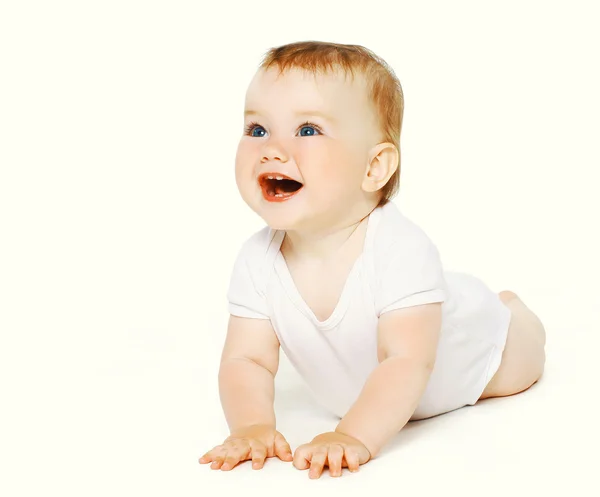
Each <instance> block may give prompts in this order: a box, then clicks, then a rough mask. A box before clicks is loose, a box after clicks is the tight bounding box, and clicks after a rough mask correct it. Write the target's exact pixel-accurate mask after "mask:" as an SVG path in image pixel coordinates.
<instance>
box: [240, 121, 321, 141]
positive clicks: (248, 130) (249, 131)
mask: <svg viewBox="0 0 600 497" xmlns="http://www.w3.org/2000/svg"><path fill="white" fill-rule="evenodd" d="M305 128H307V129H311V128H312V131H313V133H311V134H308V135H306V134H304V135H303V134H302V130H303V129H305ZM256 129H260V130H262V131H264V128H263V127H262V126H261V125H260V124H258V123H256V122H251V123H250V124H248V126H246V127H245V128H244V133H245V134H246V135H249V136H251V137H253V138H262V137H263V136H265V135H256V134H254V131H256ZM315 131H316V132H317V134H319V135H320V134H321V133H322V131H321V128H320V127H319V126H317V125H316V124H313V123H310V122H305V123H304V124H302V125H301V126H300V136H317V135H315V134H314V132H315Z"/></svg>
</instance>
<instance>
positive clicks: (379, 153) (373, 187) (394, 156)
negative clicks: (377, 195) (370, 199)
mask: <svg viewBox="0 0 600 497" xmlns="http://www.w3.org/2000/svg"><path fill="white" fill-rule="evenodd" d="M369 157H370V160H369V163H368V164H367V169H366V171H365V177H364V178H363V182H362V189H363V190H364V191H366V192H376V191H377V190H380V189H381V188H383V187H384V186H385V184H386V183H387V182H388V181H389V179H390V178H391V177H392V175H393V174H394V173H395V172H396V169H398V162H399V161H400V154H399V153H398V149H397V148H396V145H394V144H393V143H389V142H385V143H379V144H377V145H375V146H374V147H373V149H372V150H371V153H370V154H369Z"/></svg>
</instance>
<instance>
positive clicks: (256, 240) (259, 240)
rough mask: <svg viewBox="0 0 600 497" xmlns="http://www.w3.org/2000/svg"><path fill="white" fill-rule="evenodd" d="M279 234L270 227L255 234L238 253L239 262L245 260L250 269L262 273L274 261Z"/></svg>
mask: <svg viewBox="0 0 600 497" xmlns="http://www.w3.org/2000/svg"><path fill="white" fill-rule="evenodd" d="M277 233H278V232H277V230H273V229H271V228H269V226H265V227H264V228H261V229H260V230H258V231H256V232H254V233H253V234H252V235H250V236H249V237H248V238H247V239H246V240H245V241H244V242H243V243H242V246H241V248H240V249H239V252H238V260H243V261H244V262H245V263H246V265H248V266H249V267H250V268H253V269H255V270H256V271H258V272H261V271H262V270H263V269H264V268H265V265H266V264H268V263H269V261H270V259H272V257H271V256H272V255H273V253H274V243H276V241H277V240H276V239H275V237H276V235H277ZM270 262H272V261H270Z"/></svg>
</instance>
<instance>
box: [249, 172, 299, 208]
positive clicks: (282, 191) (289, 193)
mask: <svg viewBox="0 0 600 497" xmlns="http://www.w3.org/2000/svg"><path fill="white" fill-rule="evenodd" d="M258 183H259V185H260V187H261V189H262V193H263V197H264V198H265V199H266V200H268V201H270V202H282V201H284V200H288V199H290V198H292V197H293V196H294V195H296V193H298V192H299V191H300V190H301V189H302V187H303V186H304V185H303V184H302V183H300V182H299V181H296V180H294V179H292V178H290V177H288V176H285V175H283V174H280V173H265V174H261V175H260V176H259V178H258Z"/></svg>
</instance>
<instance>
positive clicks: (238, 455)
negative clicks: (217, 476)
mask: <svg viewBox="0 0 600 497" xmlns="http://www.w3.org/2000/svg"><path fill="white" fill-rule="evenodd" d="M246 459H250V445H248V443H246V444H241V445H236V446H234V447H232V448H231V449H229V451H228V452H227V456H226V457H225V462H224V463H223V466H221V470H223V471H229V470H231V469H233V468H234V467H235V466H236V464H237V463H239V462H240V461H245V460H246Z"/></svg>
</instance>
